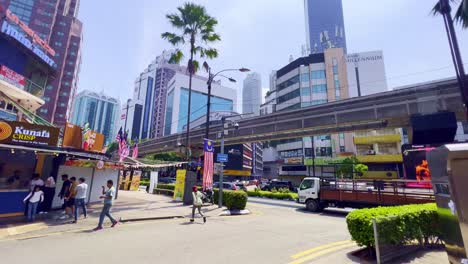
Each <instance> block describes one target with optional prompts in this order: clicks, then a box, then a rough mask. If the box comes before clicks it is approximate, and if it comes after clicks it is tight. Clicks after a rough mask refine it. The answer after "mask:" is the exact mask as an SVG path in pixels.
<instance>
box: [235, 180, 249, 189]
mask: <svg viewBox="0 0 468 264" xmlns="http://www.w3.org/2000/svg"><path fill="white" fill-rule="evenodd" d="M235 185H236V187H237V189H238V190H242V191H247V187H246V186H245V184H244V183H242V182H236V183H235Z"/></svg>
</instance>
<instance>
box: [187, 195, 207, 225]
mask: <svg viewBox="0 0 468 264" xmlns="http://www.w3.org/2000/svg"><path fill="white" fill-rule="evenodd" d="M192 198H193V207H192V218H191V219H190V222H193V221H195V209H198V213H199V214H200V215H201V216H202V217H203V223H206V217H205V216H204V215H203V213H202V211H201V207H202V205H203V200H202V199H203V194H202V193H201V192H199V191H198V188H197V186H193V188H192Z"/></svg>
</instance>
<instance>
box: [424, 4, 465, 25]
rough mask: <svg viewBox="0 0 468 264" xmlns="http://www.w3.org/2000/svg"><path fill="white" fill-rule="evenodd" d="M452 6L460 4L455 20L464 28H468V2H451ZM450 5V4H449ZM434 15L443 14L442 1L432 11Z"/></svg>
mask: <svg viewBox="0 0 468 264" xmlns="http://www.w3.org/2000/svg"><path fill="white" fill-rule="evenodd" d="M450 2H451V3H452V4H456V3H458V2H460V4H459V6H458V8H457V11H456V12H455V16H454V20H455V21H456V22H458V23H460V24H462V27H463V28H468V0H450ZM449 4H450V3H449ZM432 13H433V14H434V15H437V14H440V13H443V11H442V6H441V4H440V1H438V2H437V4H436V5H435V6H434V8H433V9H432Z"/></svg>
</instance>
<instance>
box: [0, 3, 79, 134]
mask: <svg viewBox="0 0 468 264" xmlns="http://www.w3.org/2000/svg"><path fill="white" fill-rule="evenodd" d="M79 3H80V2H79V0H42V1H31V0H0V7H2V8H4V9H8V10H10V11H11V12H12V13H13V14H15V15H16V16H17V17H18V18H19V20H20V21H21V22H22V23H24V24H25V25H26V26H28V27H29V28H31V29H32V31H34V32H36V33H37V36H38V37H39V38H40V39H41V40H43V41H44V42H45V43H46V44H47V45H48V46H49V47H50V50H48V51H51V52H49V55H50V59H51V61H53V63H54V64H55V67H56V71H57V74H56V76H55V78H54V79H52V80H51V81H50V82H49V83H48V84H47V87H46V89H45V92H44V95H43V96H42V99H43V100H44V101H45V104H44V106H42V107H41V108H40V109H39V110H38V114H39V115H40V116H41V117H43V118H44V119H46V120H47V121H49V122H51V123H53V124H55V125H57V126H64V125H65V124H66V122H67V120H68V119H69V118H70V113H71V108H72V101H73V98H74V96H75V93H76V89H77V85H78V75H79V72H80V65H81V45H82V23H81V22H80V21H79V20H78V19H77V14H78V10H79ZM46 55H47V54H46ZM50 63H51V64H52V62H50Z"/></svg>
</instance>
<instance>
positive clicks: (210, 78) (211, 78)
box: [203, 62, 250, 139]
mask: <svg viewBox="0 0 468 264" xmlns="http://www.w3.org/2000/svg"><path fill="white" fill-rule="evenodd" d="M203 67H204V68H205V69H206V70H207V71H208V81H207V82H206V84H207V85H208V100H207V105H206V127H205V138H206V139H209V137H210V110H211V84H212V83H213V81H214V79H215V78H216V76H218V75H219V76H221V77H224V78H226V79H228V80H229V81H231V82H236V80H235V79H233V78H230V77H226V76H224V75H222V74H221V73H223V72H227V71H240V72H249V71H250V70H249V69H247V68H240V69H225V70H222V71H219V72H217V73H215V74H212V73H211V67H210V66H209V65H208V63H206V62H204V63H203Z"/></svg>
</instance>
